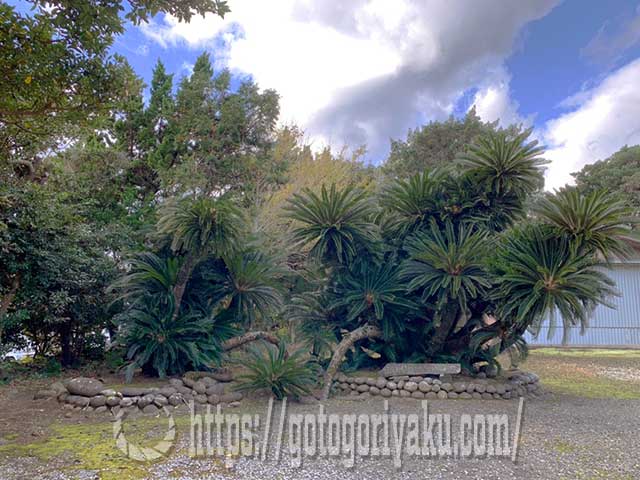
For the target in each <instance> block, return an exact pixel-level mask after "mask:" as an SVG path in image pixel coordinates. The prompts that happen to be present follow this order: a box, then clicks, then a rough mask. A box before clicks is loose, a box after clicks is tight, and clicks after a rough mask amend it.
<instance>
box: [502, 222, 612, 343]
mask: <svg viewBox="0 0 640 480" xmlns="http://www.w3.org/2000/svg"><path fill="white" fill-rule="evenodd" d="M507 233H508V234H506V235H505V236H504V239H503V243H502V245H501V246H500V248H499V249H498V252H497V256H496V261H495V272H494V273H495V276H496V281H497V284H498V286H497V289H496V290H495V291H494V292H493V299H494V301H495V302H496V305H497V306H498V309H497V314H498V317H499V318H501V319H503V321H506V320H508V319H510V318H513V321H514V323H515V324H516V325H517V327H518V328H517V330H518V331H524V329H526V328H529V329H530V330H532V331H533V333H534V334H537V332H538V331H539V329H540V327H541V325H542V324H543V322H544V321H545V320H546V319H547V318H549V319H550V322H551V324H550V329H549V335H552V334H553V328H554V327H555V320H556V313H557V314H560V316H561V318H562V324H563V327H564V337H563V341H565V342H566V340H567V339H568V335H569V332H570V327H572V326H576V325H579V326H580V327H581V330H582V331H583V332H584V329H585V328H586V327H587V325H588V320H589V317H590V315H591V314H592V312H593V310H594V309H595V308H596V306H598V305H600V304H603V305H609V303H608V298H609V297H610V296H612V295H614V294H615V290H614V288H613V287H614V282H613V281H612V280H611V279H609V277H607V275H605V274H604V273H603V272H601V271H600V270H598V269H597V268H596V260H595V259H594V258H593V256H591V255H584V254H581V253H578V252H576V250H575V248H573V247H572V243H571V239H570V237H568V236H566V235H562V236H558V235H557V232H555V231H554V230H553V229H552V228H550V227H546V226H538V225H532V226H528V227H525V228H522V229H518V230H513V231H509V232H507Z"/></svg>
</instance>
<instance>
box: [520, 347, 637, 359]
mask: <svg viewBox="0 0 640 480" xmlns="http://www.w3.org/2000/svg"><path fill="white" fill-rule="evenodd" d="M531 353H532V354H535V355H537V356H543V355H544V356H552V357H558V356H560V357H581V358H603V357H614V358H640V350H623V349H620V350H618V349H616V350H614V349H605V348H546V347H545V348H534V349H531Z"/></svg>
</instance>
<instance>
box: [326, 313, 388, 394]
mask: <svg viewBox="0 0 640 480" xmlns="http://www.w3.org/2000/svg"><path fill="white" fill-rule="evenodd" d="M365 338H382V330H380V329H379V328H378V327H375V326H373V325H363V326H362V327H358V328H356V329H355V330H353V331H352V332H349V333H348V334H346V335H345V336H344V337H343V339H342V340H341V341H340V343H339V344H338V347H337V348H336V350H335V352H333V357H332V358H331V363H329V366H328V367H327V371H326V372H325V374H324V380H323V385H322V395H321V398H320V400H326V399H327V398H329V391H330V390H331V382H333V377H334V376H335V375H336V373H337V372H338V369H339V368H340V365H341V364H342V361H343V360H344V356H345V355H346V353H347V351H348V350H349V349H350V348H351V347H352V346H353V345H354V344H355V343H356V342H358V341H360V340H364V339H365Z"/></svg>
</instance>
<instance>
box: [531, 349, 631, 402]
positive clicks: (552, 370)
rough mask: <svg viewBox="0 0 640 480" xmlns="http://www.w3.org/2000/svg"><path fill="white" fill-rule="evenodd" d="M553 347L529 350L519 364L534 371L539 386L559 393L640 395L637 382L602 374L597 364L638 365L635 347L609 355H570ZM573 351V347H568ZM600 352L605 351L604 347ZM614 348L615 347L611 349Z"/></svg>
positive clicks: (599, 396)
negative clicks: (632, 349)
mask: <svg viewBox="0 0 640 480" xmlns="http://www.w3.org/2000/svg"><path fill="white" fill-rule="evenodd" d="M554 350H555V349H535V350H532V351H531V353H530V355H529V358H528V359H527V361H526V362H525V364H524V365H523V366H522V367H523V368H524V369H525V370H529V371H532V372H535V373H537V374H538V375H539V376H540V379H541V381H542V384H543V386H545V387H546V388H548V389H550V390H551V391H553V392H555V393H563V394H569V395H575V396H579V397H587V398H617V399H638V398H640V382H634V381H623V380H618V379H615V378H610V377H608V376H606V375H603V374H602V373H601V371H600V370H598V367H603V368H606V367H611V366H612V365H614V366H623V367H625V366H626V367H628V368H638V363H637V360H635V357H634V355H637V352H635V351H629V350H625V351H624V352H626V353H629V354H630V355H631V357H630V358H631V362H629V358H628V357H626V356H619V357H614V358H613V363H612V356H607V355H606V353H602V354H599V353H598V352H603V351H602V350H587V351H586V352H585V353H584V354H580V353H577V354H574V355H571V354H570V353H569V352H570V351H565V350H558V352H555V351H554ZM571 352H574V350H571ZM604 352H609V351H608V350H605V351H604ZM611 352H618V350H611Z"/></svg>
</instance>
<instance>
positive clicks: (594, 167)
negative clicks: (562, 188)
mask: <svg viewBox="0 0 640 480" xmlns="http://www.w3.org/2000/svg"><path fill="white" fill-rule="evenodd" d="M573 176H574V178H575V179H576V186H577V187H578V188H579V189H580V191H582V192H585V193H591V192H593V191H596V190H605V191H608V192H611V193H613V194H615V195H616V196H617V197H618V198H619V199H620V200H622V201H624V203H625V204H627V205H629V206H630V207H632V208H633V212H634V215H636V216H637V215H638V212H639V211H640V145H635V146H632V147H629V146H625V147H622V148H621V149H620V150H618V151H617V152H616V153H614V154H613V155H611V156H610V157H609V158H606V159H604V160H600V161H599V162H595V163H592V164H591V165H585V167H584V168H583V169H582V170H580V171H579V172H577V173H574V174H573Z"/></svg>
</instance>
